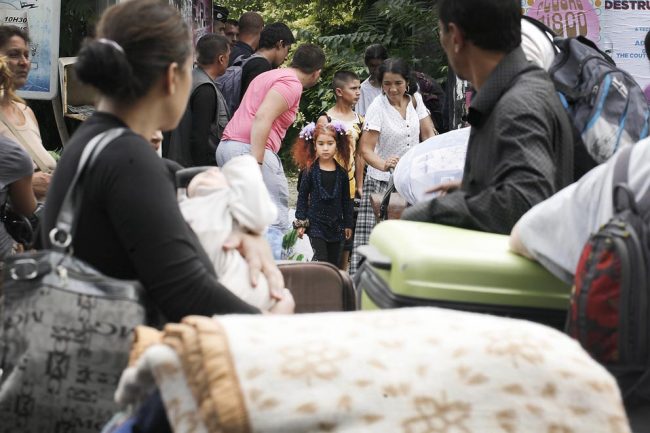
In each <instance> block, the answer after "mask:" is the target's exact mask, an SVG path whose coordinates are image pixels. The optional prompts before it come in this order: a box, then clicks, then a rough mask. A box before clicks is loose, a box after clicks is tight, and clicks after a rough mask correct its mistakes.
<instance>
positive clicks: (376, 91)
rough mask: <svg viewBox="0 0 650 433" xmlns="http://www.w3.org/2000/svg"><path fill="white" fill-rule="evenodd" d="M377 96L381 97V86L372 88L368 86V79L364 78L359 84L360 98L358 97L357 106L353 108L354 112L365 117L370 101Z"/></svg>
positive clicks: (370, 85)
mask: <svg viewBox="0 0 650 433" xmlns="http://www.w3.org/2000/svg"><path fill="white" fill-rule="evenodd" d="M379 95H381V86H380V87H375V86H373V85H372V84H370V78H366V80H365V81H364V82H363V83H361V96H360V97H359V101H358V102H357V105H355V107H354V111H356V112H357V113H358V114H361V115H362V116H365V115H366V113H367V112H368V107H370V104H372V101H374V100H375V98H376V97H377V96H379Z"/></svg>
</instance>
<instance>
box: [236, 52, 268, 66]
mask: <svg viewBox="0 0 650 433" xmlns="http://www.w3.org/2000/svg"><path fill="white" fill-rule="evenodd" d="M261 58H263V59H264V60H266V58H265V57H264V56H263V55H261V54H259V53H253V54H251V55H250V56H248V57H246V58H245V59H242V60H241V67H242V68H243V67H244V66H246V63H248V62H250V61H251V60H253V59H261Z"/></svg>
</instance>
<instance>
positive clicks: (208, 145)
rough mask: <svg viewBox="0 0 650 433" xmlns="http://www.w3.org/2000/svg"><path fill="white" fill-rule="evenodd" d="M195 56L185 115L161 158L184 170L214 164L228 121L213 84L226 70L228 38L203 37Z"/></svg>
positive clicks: (164, 143) (167, 141) (166, 144)
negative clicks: (180, 166) (174, 163)
mask: <svg viewBox="0 0 650 433" xmlns="http://www.w3.org/2000/svg"><path fill="white" fill-rule="evenodd" d="M196 53H197V66H196V68H194V70H193V71H192V90H191V93H190V100H189V102H188V104H187V108H186V110H185V114H184V115H183V118H182V119H181V121H180V123H179V125H178V127H177V128H176V129H175V130H174V131H172V132H170V133H166V134H165V139H164V141H163V156H164V157H166V158H169V159H171V160H174V161H176V162H178V163H179V164H181V165H183V166H185V167H195V166H202V165H216V164H217V162H216V160H215V158H214V155H215V152H216V150H217V146H218V144H219V140H220V139H221V134H222V133H223V130H224V129H225V128H226V124H227V123H228V121H229V120H230V113H228V108H227V105H226V101H225V99H224V98H223V95H222V94H221V91H220V90H219V88H218V87H217V86H216V85H215V83H214V80H215V79H216V78H217V77H219V76H221V75H223V73H224V72H225V71H226V68H227V67H228V55H229V54H230V43H229V41H228V38H226V37H225V36H220V35H215V34H208V35H205V36H203V37H202V38H201V39H199V42H198V43H197V44H196Z"/></svg>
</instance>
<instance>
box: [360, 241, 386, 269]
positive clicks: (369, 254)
mask: <svg viewBox="0 0 650 433" xmlns="http://www.w3.org/2000/svg"><path fill="white" fill-rule="evenodd" d="M358 251H359V254H360V255H361V257H365V258H366V260H367V261H368V263H370V264H371V265H372V266H374V267H375V268H377V269H383V270H385V271H390V270H391V268H392V267H393V262H392V260H391V258H390V257H388V256H386V255H384V254H382V253H380V252H379V250H378V249H377V248H375V247H373V246H372V245H361V246H360V247H359V249H358Z"/></svg>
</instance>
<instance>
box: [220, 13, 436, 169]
mask: <svg viewBox="0 0 650 433" xmlns="http://www.w3.org/2000/svg"><path fill="white" fill-rule="evenodd" d="M435 3H436V2H435V1H431V0H428V1H426V0H366V1H359V0H330V1H328V0H311V1H309V0H307V1H305V0H253V1H248V0H224V1H223V3H220V4H223V5H224V6H226V7H227V8H229V10H230V11H231V13H230V16H231V17H234V18H236V17H238V16H239V15H240V14H241V13H242V12H244V11H250V10H255V11H258V12H260V14H261V15H262V16H263V17H264V19H265V21H266V22H274V21H281V22H284V23H285V24H287V25H288V26H289V27H290V28H291V29H292V30H294V31H295V33H296V35H297V38H298V40H299V41H300V42H312V43H315V44H317V45H320V46H321V47H323V49H324V50H325V53H326V55H327V65H326V66H325V68H324V69H323V71H322V74H321V80H320V82H319V83H318V84H317V85H316V86H315V87H313V88H311V89H308V90H306V91H305V93H304V94H303V97H302V100H301V105H300V113H299V115H298V117H297V119H296V123H295V125H294V128H292V130H290V131H289V132H288V133H287V136H286V138H285V146H283V155H282V156H285V155H286V154H285V152H286V149H288V148H289V147H290V146H288V145H287V144H291V143H293V141H294V140H295V138H296V136H297V131H298V130H299V129H300V128H301V127H302V126H303V125H304V124H305V123H307V122H310V121H312V120H314V119H315V118H316V117H317V116H318V115H319V114H320V113H322V112H323V111H325V110H327V109H328V108H329V107H331V106H332V105H333V104H334V93H333V92H332V90H331V82H332V77H333V75H334V73H335V72H336V71H339V70H351V71H354V72H356V73H357V74H359V75H360V77H361V78H362V79H365V78H366V77H367V71H366V68H365V65H364V64H363V52H364V50H365V48H366V47H367V46H368V45H370V44H374V43H380V44H383V45H384V46H385V47H386V48H387V49H388V52H389V55H390V56H395V57H403V58H405V59H408V60H409V61H410V63H411V65H412V66H413V67H414V69H416V70H419V71H423V72H426V73H428V74H429V75H431V76H433V77H434V78H442V77H445V74H446V64H445V56H444V53H443V52H442V50H441V48H440V44H439V42H438V29H437V27H438V19H437V16H436V13H435ZM285 159H286V158H285Z"/></svg>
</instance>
